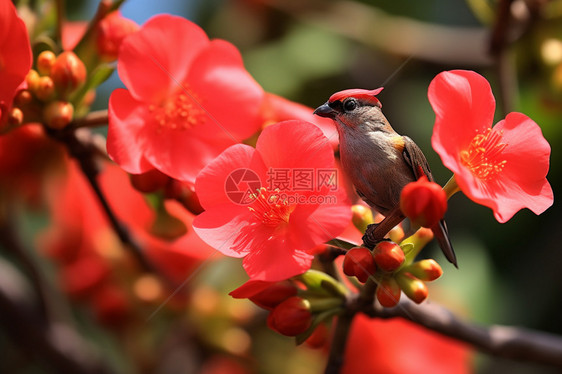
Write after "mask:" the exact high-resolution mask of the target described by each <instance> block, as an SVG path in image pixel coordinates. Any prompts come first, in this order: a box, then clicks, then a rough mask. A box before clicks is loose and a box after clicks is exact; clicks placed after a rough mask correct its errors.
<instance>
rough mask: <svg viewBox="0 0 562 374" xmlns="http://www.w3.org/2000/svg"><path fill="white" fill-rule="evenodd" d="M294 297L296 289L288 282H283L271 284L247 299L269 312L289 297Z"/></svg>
mask: <svg viewBox="0 0 562 374" xmlns="http://www.w3.org/2000/svg"><path fill="white" fill-rule="evenodd" d="M296 295H297V287H296V286H295V285H294V284H293V283H291V282H289V281H283V282H277V283H273V284H272V285H271V286H269V287H268V288H266V289H265V290H263V291H261V292H259V293H257V294H256V295H253V296H251V297H249V299H250V300H251V301H252V302H254V303H255V304H256V305H258V306H260V307H262V308H264V309H269V310H271V309H273V308H275V307H276V306H277V305H279V304H280V303H282V302H283V301H285V300H287V299H288V298H290V297H291V296H296Z"/></svg>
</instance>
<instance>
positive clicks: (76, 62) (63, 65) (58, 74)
mask: <svg viewBox="0 0 562 374" xmlns="http://www.w3.org/2000/svg"><path fill="white" fill-rule="evenodd" d="M51 78H52V79H53V82H54V83H55V86H56V88H57V91H58V93H59V94H60V95H61V97H63V98H64V97H65V96H66V95H68V94H69V93H71V92H72V91H74V90H75V89H77V88H78V87H80V86H81V85H82V84H83V83H84V82H85V80H86V67H85V66H84V63H83V62H82V61H81V60H80V59H79V58H78V56H76V55H75V54H74V52H70V51H66V52H63V53H61V54H60V55H59V56H58V57H57V59H56V61H55V63H54V65H53V67H52V68H51Z"/></svg>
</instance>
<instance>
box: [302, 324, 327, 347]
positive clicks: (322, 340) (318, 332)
mask: <svg viewBox="0 0 562 374" xmlns="http://www.w3.org/2000/svg"><path fill="white" fill-rule="evenodd" d="M328 341H329V336H328V327H327V326H326V324H325V323H321V324H319V325H318V326H317V327H316V328H315V329H314V331H313V332H312V334H310V336H309V337H308V339H306V340H305V341H304V342H305V343H306V345H307V346H309V347H310V348H313V349H319V348H322V347H324V346H326V344H327V343H328Z"/></svg>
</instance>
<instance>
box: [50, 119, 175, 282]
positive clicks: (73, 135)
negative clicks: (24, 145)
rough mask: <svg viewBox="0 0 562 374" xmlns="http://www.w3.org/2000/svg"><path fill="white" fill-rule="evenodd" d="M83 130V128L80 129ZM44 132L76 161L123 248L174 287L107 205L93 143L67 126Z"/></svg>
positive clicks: (148, 269)
mask: <svg viewBox="0 0 562 374" xmlns="http://www.w3.org/2000/svg"><path fill="white" fill-rule="evenodd" d="M82 130H85V129H82ZM46 132H47V134H48V135H49V136H51V137H52V138H54V139H56V140H57V141H59V142H61V143H63V144H64V145H65V146H66V148H67V149H68V152H69V153H70V155H71V156H72V157H73V158H74V159H76V160H77V161H78V163H79V164H80V168H81V170H82V172H83V173H84V175H85V176H86V178H87V180H88V182H89V184H90V186H91V187H92V190H93V191H94V193H95V195H96V197H97V198H98V201H99V202H100V204H101V206H102V209H103V211H104V212H105V214H106V216H107V218H108V220H109V222H110V224H111V226H112V227H113V230H114V231H115V233H116V234H117V236H118V237H119V240H120V241H121V243H123V245H124V246H125V248H127V249H128V250H129V251H130V252H131V253H132V254H133V256H134V257H135V258H136V259H137V261H138V263H139V264H140V265H141V266H142V268H143V269H144V270H145V271H148V272H151V273H154V274H157V275H158V276H159V277H160V278H161V279H163V280H164V281H166V282H167V283H168V285H170V286H171V287H176V286H177V285H176V284H175V283H174V282H172V280H171V279H169V278H168V277H167V276H165V275H164V274H163V273H162V272H160V271H159V270H158V269H157V268H156V267H155V266H154V265H153V264H152V263H151V262H150V261H149V260H148V259H147V258H146V256H145V255H144V253H143V251H142V249H141V247H140V246H139V244H138V243H137V242H136V241H135V240H134V238H133V237H132V236H131V235H130V234H129V231H128V230H127V228H126V227H125V226H124V225H123V224H122V223H121V221H120V220H119V219H118V218H117V216H116V215H115V213H114V212H113V209H112V208H111V206H110V205H109V202H108V201H107V199H106V197H105V194H104V192H103V191H102V190H101V188H100V186H99V184H98V181H97V176H98V174H99V168H98V165H97V164H96V161H95V155H96V153H98V149H97V146H96V144H95V143H87V142H84V141H82V140H81V139H80V138H79V137H78V136H77V132H76V131H74V130H73V129H72V128H67V129H64V130H60V131H55V130H50V129H48V128H46Z"/></svg>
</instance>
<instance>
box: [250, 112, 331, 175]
mask: <svg viewBox="0 0 562 374" xmlns="http://www.w3.org/2000/svg"><path fill="white" fill-rule="evenodd" d="M289 128H290V130H288V129H289ZM256 150H257V151H258V152H259V153H260V154H261V156H262V158H263V161H264V163H265V164H266V165H267V166H268V167H270V168H286V169H301V168H302V169H315V170H317V169H320V168H327V167H332V168H333V169H335V165H334V155H333V152H332V148H331V146H330V142H329V141H328V139H327V138H326V137H325V136H324V134H322V131H321V130H320V129H319V128H318V127H316V126H314V125H312V124H311V123H308V122H304V121H298V120H293V121H285V122H280V123H277V124H275V125H271V126H268V127H267V128H266V129H265V130H264V131H263V133H262V134H261V135H260V137H259V139H258V142H257V144H256Z"/></svg>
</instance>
